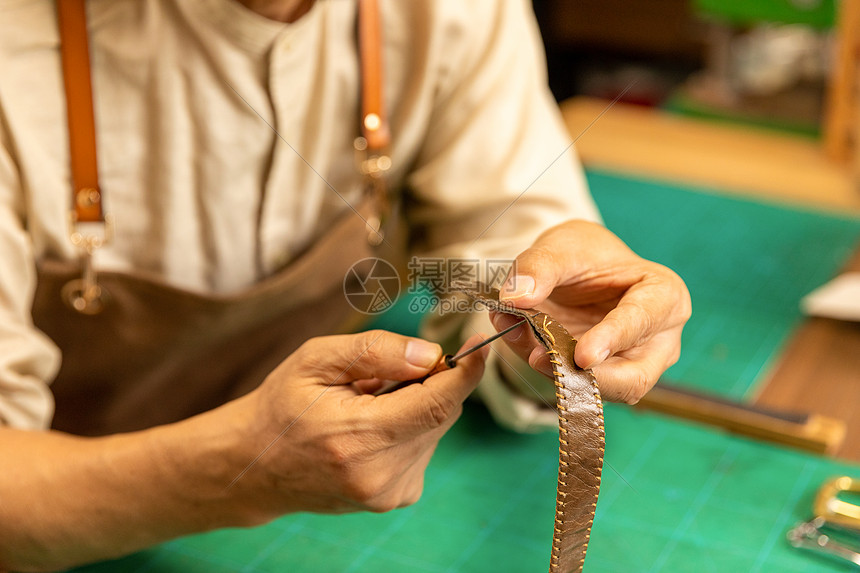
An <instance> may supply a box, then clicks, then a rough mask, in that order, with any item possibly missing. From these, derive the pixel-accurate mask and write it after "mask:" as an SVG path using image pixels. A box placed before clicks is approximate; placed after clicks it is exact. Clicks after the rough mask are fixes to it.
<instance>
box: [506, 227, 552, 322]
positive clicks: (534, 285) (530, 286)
mask: <svg viewBox="0 0 860 573" xmlns="http://www.w3.org/2000/svg"><path fill="white" fill-rule="evenodd" d="M543 243H544V240H543V238H542V237H541V238H538V240H537V241H535V244H534V245H532V246H531V247H529V248H528V249H526V250H525V251H523V252H522V253H520V254H519V256H517V258H516V259H515V260H514V264H513V266H512V267H511V272H510V274H509V275H508V278H507V280H506V281H505V284H504V285H503V286H502V288H501V290H500V293H499V298H500V299H501V300H503V301H506V302H510V303H511V304H513V305H514V306H516V307H519V308H533V307H535V306H537V305H538V304H540V303H542V302H543V301H544V300H546V298H547V297H548V296H549V295H550V294H551V293H552V290H553V289H554V288H555V287H556V285H558V284H559V283H560V282H561V280H562V279H563V277H561V276H560V275H559V273H560V270H561V269H563V268H564V266H563V265H562V264H560V261H558V260H557V258H556V256H555V255H554V254H553V250H551V249H548V248H546V246H545V245H544V244H543Z"/></svg>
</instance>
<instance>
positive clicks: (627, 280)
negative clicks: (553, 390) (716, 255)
mask: <svg viewBox="0 0 860 573" xmlns="http://www.w3.org/2000/svg"><path fill="white" fill-rule="evenodd" d="M513 272H515V275H514V276H511V277H509V279H508V282H507V283H506V285H505V286H504V287H503V288H502V293H501V298H502V300H507V301H509V302H510V303H512V304H514V305H515V306H516V307H518V308H537V309H539V310H542V311H543V312H546V313H547V314H549V315H551V316H552V317H554V318H555V319H557V320H559V321H560V322H561V323H562V324H564V325H565V327H567V329H568V331H570V333H571V334H572V335H573V336H574V338H577V339H578V343H577V345H576V352H575V356H574V359H575V360H576V363H577V364H578V365H579V366H581V367H582V368H591V369H593V370H594V374H595V377H596V378H597V381H598V383H599V384H600V391H601V395H602V396H603V398H604V399H606V400H611V401H617V402H627V403H629V404H635V403H636V402H638V401H639V399H640V398H642V396H644V395H645V393H646V392H647V391H648V390H650V389H651V387H652V386H654V384H655V383H656V382H657V379H658V378H659V377H660V375H661V374H662V373H663V372H664V371H665V370H666V369H667V368H669V366H671V365H672V364H674V363H675V362H676V361H677V360H678V357H679V355H680V351H681V330H682V329H683V327H684V324H685V323H686V322H687V320H688V319H689V317H690V312H691V303H690V294H689V292H688V291H687V287H686V286H685V285H684V281H682V280H681V278H680V277H679V276H678V275H677V274H675V273H674V272H672V271H671V270H670V269H668V268H666V267H664V266H662V265H659V264H657V263H654V262H651V261H647V260H645V259H643V258H641V257H639V256H638V255H636V253H634V252H633V251H631V250H630V249H629V248H628V247H627V246H626V245H625V244H624V243H623V242H622V241H621V240H620V239H619V238H618V237H616V236H615V235H614V234H612V233H611V232H610V231H608V230H607V229H606V228H605V227H603V226H601V225H598V224H596V223H590V222H587V221H578V220H575V221H568V222H566V223H563V224H561V225H558V226H556V227H553V228H551V229H549V230H548V231H546V232H545V233H543V234H542V235H541V236H540V237H539V238H538V239H537V240H536V241H535V243H534V245H532V246H531V247H530V248H528V249H526V250H525V251H523V252H522V253H521V254H520V255H519V256H518V257H517V259H516V264H515V266H514V271H513ZM492 319H493V323H494V325H495V326H496V328H497V329H499V330H502V329H503V328H505V327H507V326H510V325H511V324H513V323H514V322H515V321H516V317H514V316H513V315H508V314H502V313H493V315H492ZM505 340H506V342H507V343H508V345H509V346H510V347H511V348H512V349H514V350H515V351H516V352H517V354H519V355H520V356H521V357H522V358H523V359H525V360H527V361H528V362H529V364H530V365H531V366H532V367H533V368H535V369H536V370H538V371H540V372H543V373H544V374H546V375H548V376H549V375H550V373H551V372H552V369H551V364H550V363H549V359H548V358H547V355H546V352H545V349H544V348H543V347H542V346H541V345H540V344H539V343H538V342H537V341H536V340H535V338H534V336H532V335H531V333H530V332H529V331H528V327H527V326H526V325H523V326H521V327H520V328H518V329H515V330H514V331H513V332H512V333H511V334H508V335H506V336H505Z"/></svg>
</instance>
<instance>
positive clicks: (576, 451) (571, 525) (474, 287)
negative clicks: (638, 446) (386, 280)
mask: <svg viewBox="0 0 860 573" xmlns="http://www.w3.org/2000/svg"><path fill="white" fill-rule="evenodd" d="M453 286H454V288H455V290H458V291H460V292H463V293H465V294H466V295H468V296H469V297H470V298H471V299H472V300H474V301H475V302H476V303H478V304H479V305H481V306H484V307H486V308H487V309H488V310H494V311H497V312H504V313H507V314H513V315H516V316H519V317H522V318H524V319H525V320H526V322H528V324H529V326H530V327H531V329H532V332H533V333H534V335H535V338H537V340H538V341H539V342H540V343H541V344H542V345H543V346H544V347H545V348H546V351H547V354H548V355H549V357H550V362H551V363H552V365H553V377H554V380H555V387H556V393H555V396H556V408H557V410H558V430H559V450H558V455H559V457H558V490H557V496H556V511H555V528H554V531H553V537H552V552H551V554H550V565H549V571H550V573H579V572H581V571H582V567H583V563H584V561H585V552H586V549H587V548H588V539H589V537H590V535H591V524H592V523H593V521H594V511H595V509H596V508H597V494H598V493H599V491H600V474H601V471H602V469H603V450H604V444H605V440H604V428H603V402H602V401H601V398H600V390H599V388H598V386H597V381H596V380H595V379H594V376H593V375H592V373H591V371H589V370H583V369H582V368H580V367H579V366H577V365H576V362H574V359H573V352H574V349H575V348H576V340H574V339H573V337H572V336H571V335H570V334H569V333H568V332H567V330H566V329H565V328H564V326H562V325H561V324H560V323H559V322H558V321H556V320H554V319H553V318H552V317H550V316H549V315H547V314H544V313H543V312H539V311H535V310H531V309H520V308H515V307H514V306H512V305H511V304H510V303H506V302H503V301H500V300H499V291H498V290H497V289H494V288H489V287H487V286H485V285H482V284H480V283H478V284H471V285H466V284H456V285H453Z"/></svg>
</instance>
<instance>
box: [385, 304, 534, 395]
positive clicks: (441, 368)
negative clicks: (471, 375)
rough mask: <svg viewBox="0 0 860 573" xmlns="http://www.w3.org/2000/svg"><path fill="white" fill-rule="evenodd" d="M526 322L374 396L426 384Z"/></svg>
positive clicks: (521, 322)
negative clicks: (426, 381) (432, 377)
mask: <svg viewBox="0 0 860 573" xmlns="http://www.w3.org/2000/svg"><path fill="white" fill-rule="evenodd" d="M525 322H526V320H525V319H523V320H520V321H519V322H516V323H515V324H512V325H510V326H509V327H507V328H506V329H504V330H502V331H499V332H497V333H496V334H494V335H493V336H491V337H489V338H487V339H485V340H482V341H481V342H480V343H478V344H476V345H475V346H472V347H471V348H467V349H466V350H464V351H463V352H461V353H459V354H457V355H456V356H453V355H451V354H446V355H445V356H443V357H442V358H440V359H439V362H438V363H437V364H436V366H434V367H433V369H432V370H430V372H428V373H427V374H425V375H424V376H422V377H421V378H415V379H412V380H404V381H402V382H397V383H396V384H394V385H392V386H383V387H382V388H381V389H379V390H377V391H376V392H375V393H374V394H375V395H376V396H379V395H380V394H388V393H389V392H394V391H395V390H400V389H401V388H405V387H406V386H409V385H411V384H417V383H419V382H424V381H425V380H427V378H429V377H430V376H433V375H434V374H438V373H439V372H443V371H445V370H450V369H451V368H454V367H455V366H456V365H457V361H458V360H460V359H461V358H464V357H466V356H468V355H470V354H471V353H473V352H475V351H476V350H480V349H481V348H483V347H484V346H486V345H488V344H489V343H491V342H493V341H494V340H498V339H499V338H501V337H502V336H504V335H506V334H507V333H509V332H510V331H512V330H514V329H515V328H516V327H518V326H520V325H521V324H525Z"/></svg>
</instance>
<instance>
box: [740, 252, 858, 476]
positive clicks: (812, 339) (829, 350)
mask: <svg viewBox="0 0 860 573" xmlns="http://www.w3.org/2000/svg"><path fill="white" fill-rule="evenodd" d="M846 270H853V271H860V249H858V250H857V251H856V252H855V254H854V256H853V257H852V259H851V261H849V263H848V265H847V266H846ZM755 404H756V405H761V406H769V407H775V408H780V409H786V410H800V411H806V412H812V413H816V414H823V415H826V416H830V417H833V418H838V419H841V420H844V421H845V422H846V425H847V432H846V435H845V442H844V444H843V445H842V448H841V449H840V450H839V451H838V452H837V453H836V456H837V457H840V458H843V459H847V460H852V461H860V324H858V323H851V322H844V321H840V320H833V319H829V318H817V317H813V318H809V319H807V320H806V321H805V322H804V324H803V325H802V326H801V327H800V328H799V329H798V330H797V331H796V332H795V333H794V335H793V336H792V338H791V340H790V341H789V343H788V345H787V346H786V348H785V350H784V351H783V353H782V356H781V357H780V359H779V361H778V363H777V365H776V367H775V368H774V370H773V372H772V373H771V374H770V375H769V376H768V380H767V382H766V383H765V384H764V385H762V389H761V391H760V392H759V394H758V396H757V398H756V400H755Z"/></svg>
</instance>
